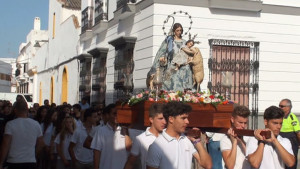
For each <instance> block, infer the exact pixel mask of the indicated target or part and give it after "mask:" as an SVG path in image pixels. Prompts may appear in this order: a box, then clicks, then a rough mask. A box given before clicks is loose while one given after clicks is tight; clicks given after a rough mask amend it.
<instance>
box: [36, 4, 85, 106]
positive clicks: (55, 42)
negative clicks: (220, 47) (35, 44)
mask: <svg viewBox="0 0 300 169" xmlns="http://www.w3.org/2000/svg"><path fill="white" fill-rule="evenodd" d="M53 13H55V18H56V19H55V37H54V38H53V37H52V36H53ZM80 14H81V12H80V10H69V9H62V7H61V4H60V3H58V2H57V1H50V2H49V23H48V25H49V27H48V37H49V43H45V44H44V45H43V46H42V47H41V48H39V50H38V51H37V54H36V55H37V56H36V57H35V60H34V61H33V62H34V63H33V64H34V65H35V66H37V72H38V75H37V86H38V88H37V89H35V90H37V92H36V93H37V97H36V98H37V100H36V101H35V102H38V101H39V96H40V94H39V93H40V91H39V86H40V82H41V83H42V100H44V99H49V100H50V82H51V77H52V76H53V77H54V102H55V103H57V104H61V93H62V74H63V69H64V68H65V67H66V68H67V73H68V103H71V104H74V103H77V102H78V78H79V74H78V70H79V66H78V61H77V59H74V58H75V57H76V56H78V54H79V53H78V47H79V46H78V45H79V34H80V27H79V28H76V27H75V24H74V21H73V16H77V18H78V22H79V23H81V16H80ZM62 63H64V64H62ZM58 65H60V66H58Z"/></svg>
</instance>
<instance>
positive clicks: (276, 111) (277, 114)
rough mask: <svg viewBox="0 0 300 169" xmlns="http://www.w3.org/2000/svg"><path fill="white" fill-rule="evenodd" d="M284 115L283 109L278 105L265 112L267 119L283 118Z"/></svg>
mask: <svg viewBox="0 0 300 169" xmlns="http://www.w3.org/2000/svg"><path fill="white" fill-rule="evenodd" d="M283 117H284V112H283V110H282V109H280V108H279V107H276V106H270V107H268V108H267V109H266V110H265V112H264V119H265V120H272V119H282V118H283Z"/></svg>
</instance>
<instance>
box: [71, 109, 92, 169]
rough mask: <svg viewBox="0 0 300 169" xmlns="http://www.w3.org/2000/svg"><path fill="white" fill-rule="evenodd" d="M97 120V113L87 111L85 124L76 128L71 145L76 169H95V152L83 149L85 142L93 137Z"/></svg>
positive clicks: (90, 110)
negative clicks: (90, 136)
mask: <svg viewBox="0 0 300 169" xmlns="http://www.w3.org/2000/svg"><path fill="white" fill-rule="evenodd" d="M96 120H97V111H95V110H93V109H91V108H90V109H87V110H86V111H85V112H84V118H83V124H82V125H81V126H79V127H77V128H76V130H75V131H74V134H73V136H72V138H71V142H70V145H69V153H70V156H71V158H72V163H73V166H74V168H75V169H92V168H93V150H90V149H87V148H84V147H83V143H84V140H85V139H86V137H87V136H88V135H91V134H92V133H93V132H94V130H95V128H94V126H93V124H95V122H96Z"/></svg>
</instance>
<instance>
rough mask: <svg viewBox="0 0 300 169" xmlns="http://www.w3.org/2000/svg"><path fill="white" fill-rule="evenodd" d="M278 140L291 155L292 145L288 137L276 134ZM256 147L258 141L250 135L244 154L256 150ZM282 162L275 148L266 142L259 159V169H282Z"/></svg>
mask: <svg viewBox="0 0 300 169" xmlns="http://www.w3.org/2000/svg"><path fill="white" fill-rule="evenodd" d="M277 140H278V142H279V143H280V144H281V145H282V146H283V148H285V149H286V150H287V151H288V152H289V153H290V154H292V155H293V150H292V145H291V142H290V140H289V139H287V138H282V137H281V136H280V135H278V136H277ZM257 147H258V141H257V140H256V139H255V138H254V137H252V138H250V139H249V140H248V142H247V145H246V156H248V155H249V154H252V153H254V152H255V151H256V149H257ZM284 168H285V167H284V163H283V161H282V159H281V158H280V156H279V155H278V152H277V150H276V149H274V148H273V146H272V144H271V143H266V144H265V147H264V152H263V159H262V161H261V164H260V167H259V169H284Z"/></svg>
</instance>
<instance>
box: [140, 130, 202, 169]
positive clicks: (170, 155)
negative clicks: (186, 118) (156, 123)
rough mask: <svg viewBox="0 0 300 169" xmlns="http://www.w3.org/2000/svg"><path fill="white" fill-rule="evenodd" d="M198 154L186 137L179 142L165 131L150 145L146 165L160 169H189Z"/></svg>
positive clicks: (181, 137) (183, 136) (182, 137)
mask: <svg viewBox="0 0 300 169" xmlns="http://www.w3.org/2000/svg"><path fill="white" fill-rule="evenodd" d="M196 152H197V150H196V149H195V147H194V146H193V144H192V143H191V141H190V140H189V139H188V138H187V137H186V136H185V135H182V136H180V138H179V139H178V140H177V139H176V138H174V137H171V136H170V135H168V134H167V133H166V132H165V130H164V131H163V132H162V134H161V135H159V136H158V137H157V139H156V140H155V141H154V142H153V144H151V145H150V147H149V150H148V154H147V162H146V164H147V166H150V167H154V168H159V169H189V168H191V165H192V158H193V154H194V153H196Z"/></svg>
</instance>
